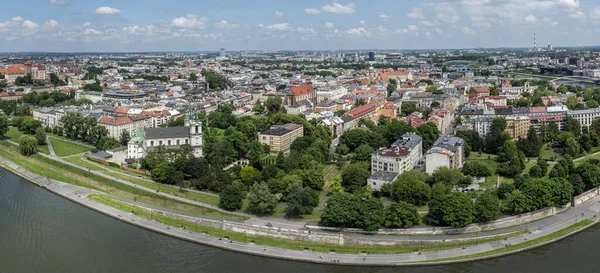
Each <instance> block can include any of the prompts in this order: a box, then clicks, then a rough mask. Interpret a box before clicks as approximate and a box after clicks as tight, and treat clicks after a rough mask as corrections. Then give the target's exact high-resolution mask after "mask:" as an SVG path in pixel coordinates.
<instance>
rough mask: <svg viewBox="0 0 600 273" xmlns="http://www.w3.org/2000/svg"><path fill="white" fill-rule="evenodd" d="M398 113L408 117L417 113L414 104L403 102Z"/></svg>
mask: <svg viewBox="0 0 600 273" xmlns="http://www.w3.org/2000/svg"><path fill="white" fill-rule="evenodd" d="M400 111H401V112H402V114H403V115H405V116H408V115H410V114H412V113H414V112H415V111H417V105H416V104H415V103H414V102H404V103H402V107H401V110H400Z"/></svg>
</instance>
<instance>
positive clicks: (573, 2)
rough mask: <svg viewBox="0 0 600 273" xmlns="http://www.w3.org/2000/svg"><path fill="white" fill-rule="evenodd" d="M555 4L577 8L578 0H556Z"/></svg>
mask: <svg viewBox="0 0 600 273" xmlns="http://www.w3.org/2000/svg"><path fill="white" fill-rule="evenodd" d="M555 2H556V4H557V5H559V6H563V7H567V8H571V9H575V8H579V0H556V1H555Z"/></svg>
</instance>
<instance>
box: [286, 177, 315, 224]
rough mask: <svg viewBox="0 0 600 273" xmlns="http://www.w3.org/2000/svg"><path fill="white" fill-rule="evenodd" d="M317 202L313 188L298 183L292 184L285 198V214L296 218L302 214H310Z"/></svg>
mask: <svg viewBox="0 0 600 273" xmlns="http://www.w3.org/2000/svg"><path fill="white" fill-rule="evenodd" d="M315 197H316V198H315ZM318 202H319V200H318V193H317V192H315V191H314V190H313V189H311V188H308V187H304V188H303V187H302V186H301V185H299V184H292V185H291V189H290V194H289V196H288V198H287V208H286V210H285V213H286V216H287V217H290V218H297V217H299V216H302V215H306V214H311V213H312V211H313V208H314V207H315V205H317V204H318Z"/></svg>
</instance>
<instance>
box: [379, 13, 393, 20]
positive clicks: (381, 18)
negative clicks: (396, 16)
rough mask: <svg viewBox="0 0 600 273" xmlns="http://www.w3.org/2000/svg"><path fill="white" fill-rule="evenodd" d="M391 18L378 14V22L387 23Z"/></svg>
mask: <svg viewBox="0 0 600 273" xmlns="http://www.w3.org/2000/svg"><path fill="white" fill-rule="evenodd" d="M391 17H392V16H389V15H386V14H385V13H383V12H380V13H379V20H381V21H384V22H387V21H388V20H389V19H390V18H391Z"/></svg>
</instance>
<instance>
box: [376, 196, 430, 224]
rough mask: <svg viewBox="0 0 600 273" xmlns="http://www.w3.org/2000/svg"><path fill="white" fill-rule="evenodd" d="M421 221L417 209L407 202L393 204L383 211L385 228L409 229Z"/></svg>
mask: <svg viewBox="0 0 600 273" xmlns="http://www.w3.org/2000/svg"><path fill="white" fill-rule="evenodd" d="M420 221H421V217H420V216H419V212H417V208H416V207H415V206H413V205H411V204H409V203H407V202H402V201H401V202H397V203H391V204H390V205H389V206H387V207H386V208H385V209H384V210H383V226H385V227H388V228H408V227H412V226H415V225H418V224H419V222H420Z"/></svg>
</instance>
